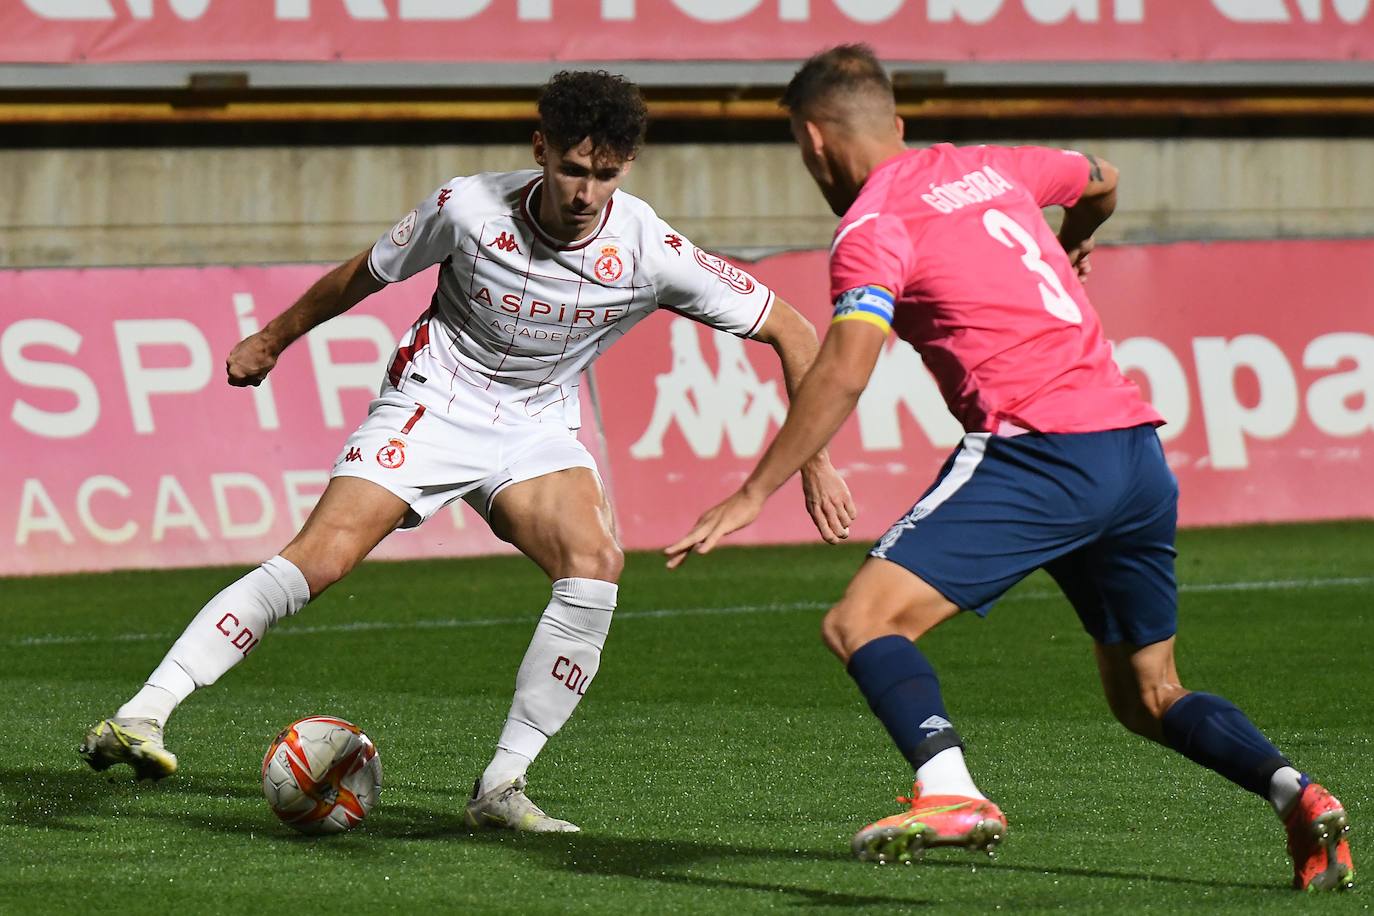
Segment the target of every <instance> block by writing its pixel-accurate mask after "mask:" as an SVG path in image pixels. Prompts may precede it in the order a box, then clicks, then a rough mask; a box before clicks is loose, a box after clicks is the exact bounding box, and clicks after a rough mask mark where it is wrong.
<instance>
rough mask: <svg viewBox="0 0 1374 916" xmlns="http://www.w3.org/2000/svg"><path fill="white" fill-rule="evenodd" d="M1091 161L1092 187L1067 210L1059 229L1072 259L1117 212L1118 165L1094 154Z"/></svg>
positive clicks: (1089, 173) (1089, 178) (1088, 186)
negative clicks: (1098, 228) (1099, 227)
mask: <svg viewBox="0 0 1374 916" xmlns="http://www.w3.org/2000/svg"><path fill="white" fill-rule="evenodd" d="M1085 155H1086V154H1085ZM1087 159H1088V184H1087V186H1086V187H1085V188H1084V189H1083V193H1082V195H1081V196H1080V197H1079V198H1078V201H1077V202H1076V203H1075V204H1074V205H1073V206H1072V207H1066V208H1065V209H1064V222H1063V223H1062V224H1061V225H1060V227H1059V243H1060V244H1061V245H1063V246H1064V250H1065V251H1067V252H1068V253H1069V255H1070V257H1072V256H1073V254H1074V253H1075V251H1076V250H1077V249H1079V248H1080V247H1082V246H1083V244H1084V243H1085V242H1086V241H1088V240H1089V239H1091V238H1092V235H1093V233H1094V232H1096V231H1097V227H1098V226H1101V225H1102V224H1103V223H1105V222H1106V221H1107V219H1108V218H1109V217H1110V216H1111V215H1112V213H1113V212H1114V211H1115V210H1116V185H1117V180H1118V176H1119V173H1118V172H1117V170H1116V166H1114V165H1112V164H1111V163H1110V162H1108V161H1106V160H1105V159H1099V158H1097V157H1096V156H1092V155H1087Z"/></svg>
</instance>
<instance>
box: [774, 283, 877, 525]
mask: <svg viewBox="0 0 1374 916" xmlns="http://www.w3.org/2000/svg"><path fill="white" fill-rule="evenodd" d="M754 339H756V340H760V341H762V342H764V343H766V344H768V345H769V346H771V347H772V348H773V350H774V351H775V352H776V353H777V354H778V362H779V363H781V364H782V377H783V383H784V384H785V385H786V386H787V397H788V399H789V401H791V402H792V403H795V402H796V396H797V389H798V388H800V386H801V383H802V379H803V378H804V377H805V375H806V372H807V370H809V369H810V368H811V365H812V363H814V362H815V359H816V352H817V350H818V349H819V342H818V341H817V339H816V329H815V328H814V327H813V326H812V324H811V322H809V321H807V320H806V318H804V317H803V316H802V314H801V313H800V312H798V311H797V310H796V309H794V308H793V307H792V306H791V305H789V304H788V303H786V302H784V301H783V300H782V299H775V300H774V302H773V308H772V309H771V310H770V311H769V313H768V320H767V321H765V322H764V323H763V327H761V328H759V330H758V331H757V332H756V333H755V334H754ZM801 477H802V494H803V496H804V497H805V499H806V511H807V513H808V514H809V515H810V516H811V521H812V522H813V523H814V524H815V525H816V530H817V531H819V532H820V535H821V537H822V538H824V539H825V541H826V542H827V543H829V544H838V543H840V542H841V541H842V540H844V539H845V538H847V537H849V526H850V524H852V523H853V521H854V516H855V514H856V512H855V508H854V500H853V498H852V497H851V496H850V495H849V486H848V485H847V484H845V482H844V478H842V477H841V476H840V475H839V472H838V471H836V470H835V467H834V465H832V464H831V463H830V457H829V455H827V454H826V451H825V449H824V448H822V449H821V450H819V451H818V452H816V454H815V455H814V456H812V458H811V459H810V460H808V461H807V462H806V463H805V464H803V465H802V467H801Z"/></svg>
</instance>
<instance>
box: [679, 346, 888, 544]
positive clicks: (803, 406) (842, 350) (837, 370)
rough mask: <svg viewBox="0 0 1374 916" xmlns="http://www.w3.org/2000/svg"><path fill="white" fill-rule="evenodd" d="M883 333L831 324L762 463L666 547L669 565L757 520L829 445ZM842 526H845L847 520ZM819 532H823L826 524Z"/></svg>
mask: <svg viewBox="0 0 1374 916" xmlns="http://www.w3.org/2000/svg"><path fill="white" fill-rule="evenodd" d="M885 337H886V333H885V332H884V331H882V330H879V329H878V328H877V327H874V326H873V325H871V324H868V323H866V322H861V321H843V322H839V323H837V324H833V325H831V327H830V333H829V334H828V335H826V338H825V343H824V344H822V345H821V350H820V355H819V356H817V357H816V361H815V363H814V364H812V366H811V371H809V372H807V373H806V377H805V378H804V379H803V380H802V383H801V385H800V386H799V387H798V389H797V394H796V397H795V398H793V400H792V406H791V408H790V409H789V410H788V411H787V420H786V422H784V423H783V425H782V429H781V430H779V431H778V435H777V438H775V439H774V440H773V443H772V444H771V445H770V446H768V451H767V452H765V453H764V456H763V458H762V460H760V461H759V464H758V467H756V468H755V469H754V473H752V474H750V475H749V479H748V480H747V481H746V482H745V484H744V486H743V487H741V488H740V489H739V490H738V491H737V492H735V493H734V494H733V495H732V496H730V497H729V498H728V499H726V500H725V501H724V502H722V503H720V504H719V505H716V506H713V507H712V508H710V509H708V510H706V512H704V513H703V514H702V516H701V518H699V519H697V523H696V525H695V526H694V527H693V528H692V530H691V531H689V532H688V533H687V534H686V535H685V536H684V537H682V538H681V539H680V540H678V541H677V542H676V543H674V544H671V545H670V546H668V547H666V548H665V549H664V551H663V552H664V554H665V555H666V556H667V557H668V567H669V568H670V569H671V568H674V567H676V566H679V565H681V563H682V562H683V561H684V560H686V559H687V556H688V554H690V553H694V552H695V553H709V552H710V551H711V550H712V549H714V548H715V546H716V544H717V543H719V542H720V539H721V538H723V537H725V536H726V535H728V534H730V533H731V532H732V531H738V530H739V529H741V528H743V527H744V526H746V525H748V524H750V523H751V522H753V521H754V519H755V518H757V517H758V514H759V512H760V511H762V509H763V504H764V502H765V501H766V500H767V499H768V497H769V496H771V495H772V494H773V492H774V491H775V490H777V489H778V487H780V486H782V484H783V483H784V482H785V481H786V480H787V479H788V478H789V477H791V476H792V475H793V474H795V473H796V472H797V470H798V469H799V468H800V467H801V466H802V465H803V464H805V463H806V462H807V461H808V460H809V459H811V458H812V457H813V456H814V455H816V453H817V452H819V451H820V450H821V449H822V448H824V447H825V445H826V444H827V443H829V441H830V439H831V438H832V437H833V436H834V435H835V433H836V431H837V430H839V428H840V425H841V424H842V423H844V421H845V418H846V417H848V416H849V415H850V414H851V413H852V412H853V411H854V406H855V405H856V404H858V402H859V395H861V394H863V390H864V388H865V387H866V386H867V385H868V379H869V376H871V375H872V374H873V367H874V365H876V364H877V362H878V354H879V353H880V352H881V351H882V346H883V340H884V339H885ZM827 463H828V462H827ZM846 502H847V505H848V509H849V516H850V517H851V518H852V517H853V502H852V501H851V500H848V491H847V490H846ZM844 526H845V528H846V529H847V527H848V522H847V521H846V522H844ZM818 527H820V525H819V523H818ZM821 533H822V534H825V530H824V528H822V529H821ZM847 533H848V532H847V530H846V531H845V533H844V534H839V535H837V537H836V539H838V538H839V537H843V536H845V534H847ZM826 540H831V538H830V537H827V538H826Z"/></svg>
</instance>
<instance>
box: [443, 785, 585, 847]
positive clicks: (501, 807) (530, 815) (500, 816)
mask: <svg viewBox="0 0 1374 916" xmlns="http://www.w3.org/2000/svg"><path fill="white" fill-rule="evenodd" d="M481 786H482V780H480V779H479V780H477V783H476V785H474V786H473V787H472V798H470V799H468V803H467V807H466V808H465V809H464V810H463V820H465V821H467V825H468V826H469V827H472V828H474V829H479V828H505V829H507V830H526V831H529V832H530V833H577V832H578V831H579V830H581V829H582V828H580V827H578V826H577V825H576V824H570V823H568V822H567V821H560V820H559V819H558V818H556V817H549V816H548V815H547V814H545V813H544V812H543V810H542V809H540V807H539V806H538V805H536V804H535V803H534V802H532V801H530V798H529V796H528V795H526V794H525V777H523V776H520V777H517V778H516V779H512V780H511V781H510V782H503V783H501V785H499V786H497V787H496V788H494V789H492V790H491V791H490V792H487V793H486V794H484V795H482V796H481V797H478V795H477V790H478V789H480V788H481Z"/></svg>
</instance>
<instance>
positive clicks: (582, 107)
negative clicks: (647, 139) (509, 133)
mask: <svg viewBox="0 0 1374 916" xmlns="http://www.w3.org/2000/svg"><path fill="white" fill-rule="evenodd" d="M648 123H649V111H648V109H647V108H645V106H644V96H643V95H641V94H640V92H639V87H638V86H636V85H635V84H634V83H632V82H630V81H629V80H627V79H625V78H624V77H623V76H618V75H616V74H613V73H607V72H606V71H605V70H563V71H561V72H559V73H555V74H554V75H553V78H552V79H550V80H549V81H548V82H547V83H545V84H544V88H543V89H542V90H541V91H540V93H539V132H540V133H542V134H543V135H544V140H545V142H547V143H549V144H550V145H552V146H554V147H555V148H557V149H560V150H570V149H574V148H576V147H577V146H578V145H579V144H580V143H581V142H582V141H583V140H586V139H589V138H590V139H591V141H592V148H593V150H594V151H595V152H594V153H593V155H595V156H597V157H602V156H613V157H615V158H617V159H629V158H631V157H632V156H634V154H635V153H637V152H638V151H639V148H640V146H641V145H643V143H644V131H645V129H646V128H647V127H648Z"/></svg>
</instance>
